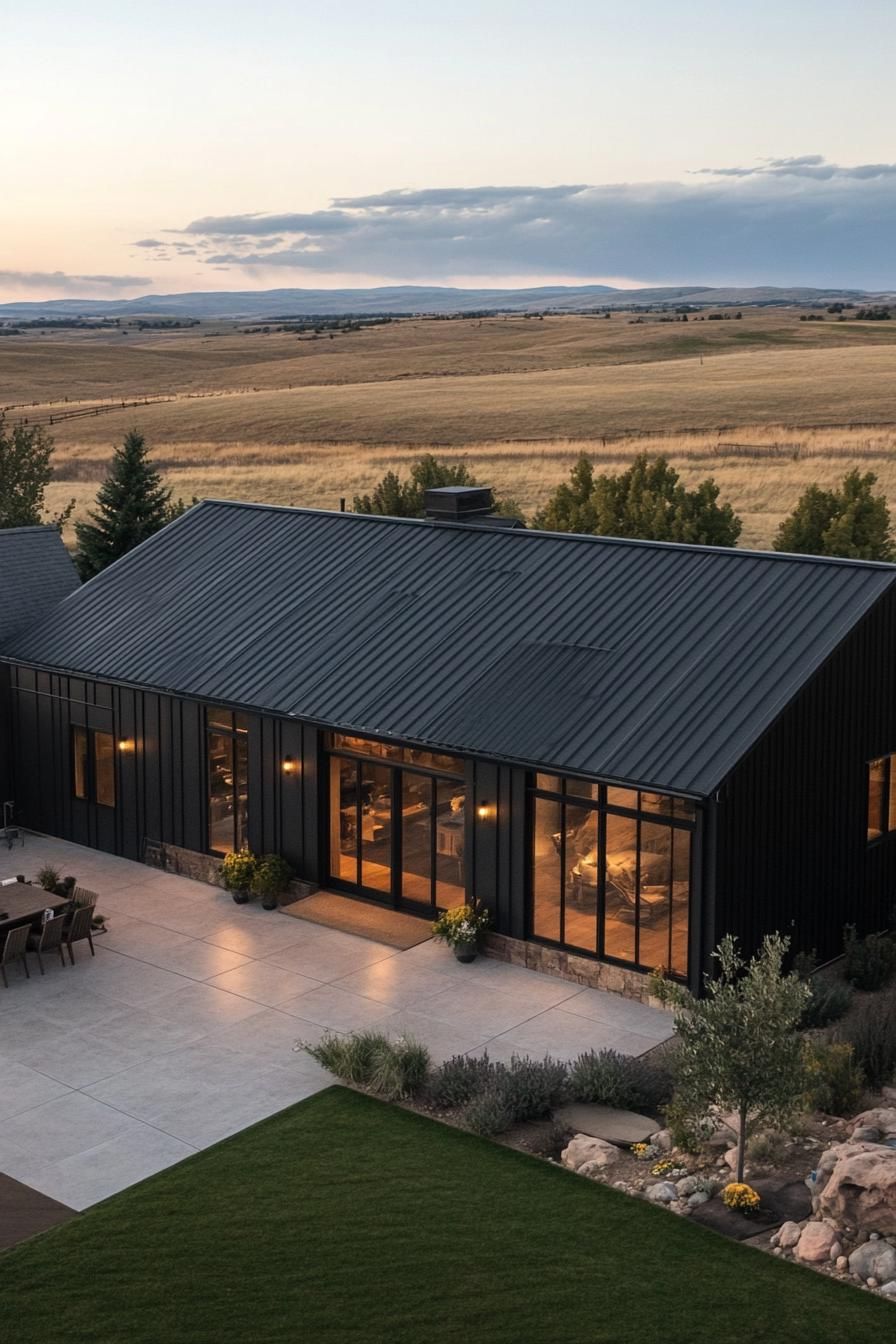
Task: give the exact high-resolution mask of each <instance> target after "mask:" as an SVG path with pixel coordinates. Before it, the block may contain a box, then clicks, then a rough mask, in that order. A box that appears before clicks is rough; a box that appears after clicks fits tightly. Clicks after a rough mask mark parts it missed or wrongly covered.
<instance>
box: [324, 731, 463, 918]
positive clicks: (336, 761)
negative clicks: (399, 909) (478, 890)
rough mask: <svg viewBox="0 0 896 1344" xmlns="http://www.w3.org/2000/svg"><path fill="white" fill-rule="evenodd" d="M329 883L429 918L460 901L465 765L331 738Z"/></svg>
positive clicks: (359, 739) (454, 759) (372, 743)
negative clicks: (435, 912)
mask: <svg viewBox="0 0 896 1344" xmlns="http://www.w3.org/2000/svg"><path fill="white" fill-rule="evenodd" d="M327 746H328V752H329V763H328V771H329V805H330V806H329V873H328V876H329V879H330V880H332V881H334V882H336V883H338V884H344V885H346V886H350V887H354V888H357V889H359V890H361V891H362V892H364V893H366V894H368V895H371V896H381V897H383V898H385V899H387V900H389V901H391V902H395V903H397V904H401V905H406V906H409V907H410V908H419V909H421V910H425V911H426V912H427V913H432V912H434V911H435V910H439V909H447V908H449V907H451V906H453V905H460V904H462V903H463V901H464V899H465V890H466V886H465V861H464V845H465V789H464V763H463V761H462V760H460V759H459V758H458V757H455V756H446V755H444V754H442V753H438V752H432V751H425V750H420V749H416V748H412V747H398V746H393V745H391V744H389V743H384V742H375V741H372V740H371V739H369V738H362V737H349V736H347V735H345V734H342V733H333V734H331V735H330V737H329V739H328V743H327Z"/></svg>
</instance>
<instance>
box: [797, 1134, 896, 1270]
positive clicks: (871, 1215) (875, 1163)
mask: <svg viewBox="0 0 896 1344" xmlns="http://www.w3.org/2000/svg"><path fill="white" fill-rule="evenodd" d="M834 1152H836V1156H835V1158H834V1161H833V1163H832V1164H829V1161H828V1159H829V1157H830V1155H831V1154H832V1153H834ZM828 1171H829V1172H830V1174H829V1175H828V1176H827V1179H826V1181H825V1183H824V1185H822V1172H825V1173H827V1172H828ZM816 1189H817V1192H818V1193H817V1196H816V1199H815V1201H814V1202H815V1204H816V1207H817V1209H818V1211H819V1212H821V1213H822V1214H824V1215H825V1216H826V1217H829V1218H832V1219H833V1220H834V1222H835V1223H837V1225H838V1226H840V1227H843V1226H849V1227H853V1228H855V1229H856V1230H857V1232H859V1233H863V1232H864V1233H867V1232H870V1231H871V1230H872V1229H873V1230H874V1231H876V1232H883V1233H884V1234H891V1235H892V1234H896V1148H881V1147H878V1146H876V1145H873V1144H865V1143H859V1144H851V1143H847V1144H840V1145H838V1149H837V1150H834V1149H829V1150H828V1152H827V1153H824V1154H823V1155H822V1158H821V1160H820V1162H819V1169H818V1181H817V1184H816ZM891 1249H892V1248H891ZM894 1254H896V1252H894ZM894 1273H896V1270H894ZM890 1277H892V1276H890Z"/></svg>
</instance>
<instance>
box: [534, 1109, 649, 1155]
mask: <svg viewBox="0 0 896 1344" xmlns="http://www.w3.org/2000/svg"><path fill="white" fill-rule="evenodd" d="M554 1119H555V1120H556V1121H557V1122H558V1123H559V1124H561V1125H563V1126H565V1128H566V1129H570V1130H573V1131H574V1132H575V1133H576V1134H587V1135H589V1137H590V1138H592V1139H606V1140H607V1142H608V1143H618V1144H623V1145H628V1144H632V1143H643V1142H644V1140H645V1139H648V1138H650V1135H651V1134H655V1133H656V1132H657V1130H658V1129H659V1128H660V1126H659V1125H658V1124H657V1122H656V1121H655V1120H651V1119H650V1116H649V1115H638V1114H637V1112H636V1111H617V1110H615V1109H614V1107H612V1106H597V1105H595V1104H593V1103H591V1102H584V1101H580V1102H575V1103H574V1104H573V1105H571V1106H561V1107H560V1109H559V1110H558V1111H555V1112H554Z"/></svg>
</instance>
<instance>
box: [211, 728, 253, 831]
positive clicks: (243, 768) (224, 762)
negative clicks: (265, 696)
mask: <svg viewBox="0 0 896 1344" xmlns="http://www.w3.org/2000/svg"><path fill="white" fill-rule="evenodd" d="M206 742H207V766H208V847H209V849H210V850H211V851H212V853H214V854H229V853H230V852H231V851H232V850H239V849H244V848H245V847H246V845H247V844H248V843H249V829H248V828H249V723H248V719H247V718H246V716H245V715H243V714H232V713H231V712H230V710H222V709H209V710H207V711H206Z"/></svg>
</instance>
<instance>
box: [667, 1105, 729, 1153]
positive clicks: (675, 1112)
mask: <svg viewBox="0 0 896 1344" xmlns="http://www.w3.org/2000/svg"><path fill="white" fill-rule="evenodd" d="M661 1109H662V1112H663V1119H664V1120H665V1122H666V1128H667V1129H668V1130H669V1133H670V1134H671V1135H672V1143H673V1144H674V1146H675V1147H676V1148H680V1149H681V1150H682V1152H685V1153H699V1151H700V1149H701V1148H702V1146H703V1144H704V1143H706V1141H707V1139H709V1138H710V1137H711V1136H712V1135H713V1134H714V1133H715V1131H716V1129H717V1128H718V1126H717V1125H716V1122H715V1120H713V1119H712V1117H711V1116H704V1115H695V1114H694V1112H693V1111H692V1110H691V1108H690V1107H689V1106H688V1105H687V1104H686V1103H685V1101H684V1100H683V1099H682V1098H681V1097H679V1096H673V1097H672V1099H671V1100H670V1101H668V1102H667V1103H666V1105H665V1106H663V1107H662V1108H661Z"/></svg>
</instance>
